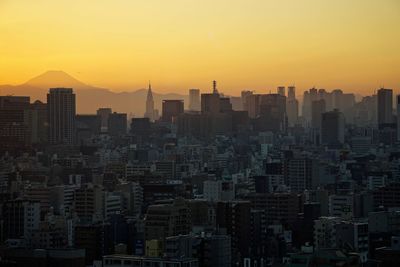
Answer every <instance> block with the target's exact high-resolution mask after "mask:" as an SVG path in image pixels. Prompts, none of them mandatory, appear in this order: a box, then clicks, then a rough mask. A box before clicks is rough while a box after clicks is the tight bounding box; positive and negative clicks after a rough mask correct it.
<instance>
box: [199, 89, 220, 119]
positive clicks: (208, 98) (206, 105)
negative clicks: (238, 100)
mask: <svg viewBox="0 0 400 267" xmlns="http://www.w3.org/2000/svg"><path fill="white" fill-rule="evenodd" d="M219 112H220V101H219V94H201V113H211V114H218V113H219Z"/></svg>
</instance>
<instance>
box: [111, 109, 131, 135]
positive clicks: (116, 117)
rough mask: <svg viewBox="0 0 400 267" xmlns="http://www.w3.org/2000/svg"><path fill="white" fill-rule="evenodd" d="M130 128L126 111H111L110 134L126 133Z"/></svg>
mask: <svg viewBox="0 0 400 267" xmlns="http://www.w3.org/2000/svg"><path fill="white" fill-rule="evenodd" d="M127 130H128V118H127V115H126V113H117V112H114V113H111V114H110V116H109V117H108V133H109V134H110V135H114V136H116V135H124V134H126V132H127Z"/></svg>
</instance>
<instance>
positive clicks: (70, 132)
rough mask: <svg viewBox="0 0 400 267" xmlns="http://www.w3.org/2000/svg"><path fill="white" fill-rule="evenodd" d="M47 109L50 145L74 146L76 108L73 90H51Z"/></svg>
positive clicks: (48, 95)
mask: <svg viewBox="0 0 400 267" xmlns="http://www.w3.org/2000/svg"><path fill="white" fill-rule="evenodd" d="M47 108H48V119H49V141H50V143H52V144H66V145H72V144H74V136H75V115H76V114H75V113H76V107H75V94H74V93H73V91H72V88H50V91H49V93H48V94H47Z"/></svg>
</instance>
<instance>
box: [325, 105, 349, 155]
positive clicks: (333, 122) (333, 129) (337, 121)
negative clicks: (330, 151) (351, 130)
mask: <svg viewBox="0 0 400 267" xmlns="http://www.w3.org/2000/svg"><path fill="white" fill-rule="evenodd" d="M344 123H345V120H344V115H343V113H342V112H340V111H338V110H334V111H329V112H325V113H323V114H322V121H321V143H322V144H324V145H328V146H331V147H337V146H341V145H342V144H343V143H344V126H345V125H344Z"/></svg>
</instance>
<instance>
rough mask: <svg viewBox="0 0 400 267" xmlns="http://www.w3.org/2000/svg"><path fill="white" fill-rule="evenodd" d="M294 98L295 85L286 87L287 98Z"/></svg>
mask: <svg viewBox="0 0 400 267" xmlns="http://www.w3.org/2000/svg"><path fill="white" fill-rule="evenodd" d="M295 98H296V87H294V86H289V87H288V99H295Z"/></svg>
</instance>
